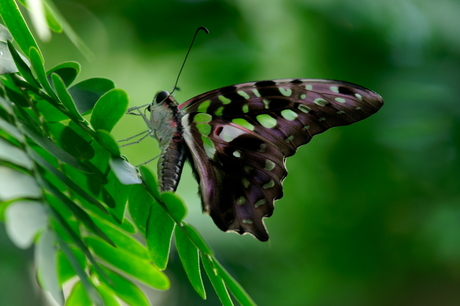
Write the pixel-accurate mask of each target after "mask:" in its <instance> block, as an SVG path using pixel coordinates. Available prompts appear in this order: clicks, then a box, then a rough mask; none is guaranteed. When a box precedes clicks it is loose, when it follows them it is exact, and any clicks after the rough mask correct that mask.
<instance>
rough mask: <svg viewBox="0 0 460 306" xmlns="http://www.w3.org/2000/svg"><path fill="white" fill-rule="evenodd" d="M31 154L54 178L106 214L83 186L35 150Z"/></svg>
mask: <svg viewBox="0 0 460 306" xmlns="http://www.w3.org/2000/svg"><path fill="white" fill-rule="evenodd" d="M31 153H32V154H31V156H32V158H33V159H34V160H35V161H36V162H37V163H38V164H39V165H40V166H42V167H43V168H45V169H46V170H47V171H48V172H50V173H51V174H53V175H54V176H55V177H56V178H58V179H59V180H60V181H61V182H62V183H64V184H65V185H66V186H67V187H69V189H70V190H72V191H73V192H75V193H77V194H78V195H79V196H81V197H82V198H83V199H85V200H86V201H87V202H88V203H90V204H92V205H95V206H96V207H98V208H99V209H100V210H101V211H102V212H104V213H105V214H108V212H107V210H106V209H105V207H104V206H102V204H101V203H99V201H98V200H97V199H95V198H94V197H92V196H91V195H90V194H88V193H87V192H86V191H85V190H84V189H83V188H81V187H80V186H78V185H77V184H75V183H74V182H73V181H72V180H71V179H70V178H69V177H67V176H66V175H64V174H63V173H62V172H60V171H59V170H58V169H56V168H55V167H54V166H53V165H51V164H50V163H49V162H48V161H46V160H45V159H44V158H43V157H41V156H40V155H39V154H38V153H36V152H35V151H31Z"/></svg>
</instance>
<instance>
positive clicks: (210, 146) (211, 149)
mask: <svg viewBox="0 0 460 306" xmlns="http://www.w3.org/2000/svg"><path fill="white" fill-rule="evenodd" d="M201 141H203V146H204V151H205V152H206V155H207V156H208V157H209V158H210V159H213V158H214V154H216V147H215V146H214V143H213V142H212V141H211V139H209V138H208V137H205V136H201Z"/></svg>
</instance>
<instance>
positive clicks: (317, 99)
mask: <svg viewBox="0 0 460 306" xmlns="http://www.w3.org/2000/svg"><path fill="white" fill-rule="evenodd" d="M314 102H315V103H316V104H317V105H319V106H325V105H326V104H327V103H328V102H327V101H326V100H324V99H323V98H316V99H315V101H314Z"/></svg>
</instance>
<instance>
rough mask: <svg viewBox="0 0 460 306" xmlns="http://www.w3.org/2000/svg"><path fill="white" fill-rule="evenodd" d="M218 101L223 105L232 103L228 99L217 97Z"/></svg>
mask: <svg viewBox="0 0 460 306" xmlns="http://www.w3.org/2000/svg"><path fill="white" fill-rule="evenodd" d="M219 100H220V101H221V102H222V103H223V104H229V103H230V102H232V100H230V99H229V98H226V97H224V96H219Z"/></svg>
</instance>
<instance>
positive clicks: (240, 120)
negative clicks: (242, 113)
mask: <svg viewBox="0 0 460 306" xmlns="http://www.w3.org/2000/svg"><path fill="white" fill-rule="evenodd" d="M232 122H233V123H235V124H238V125H239V126H242V127H244V128H246V129H248V130H251V131H254V126H253V125H252V124H250V123H249V122H248V121H247V120H246V119H243V118H235V119H233V120H232Z"/></svg>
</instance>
